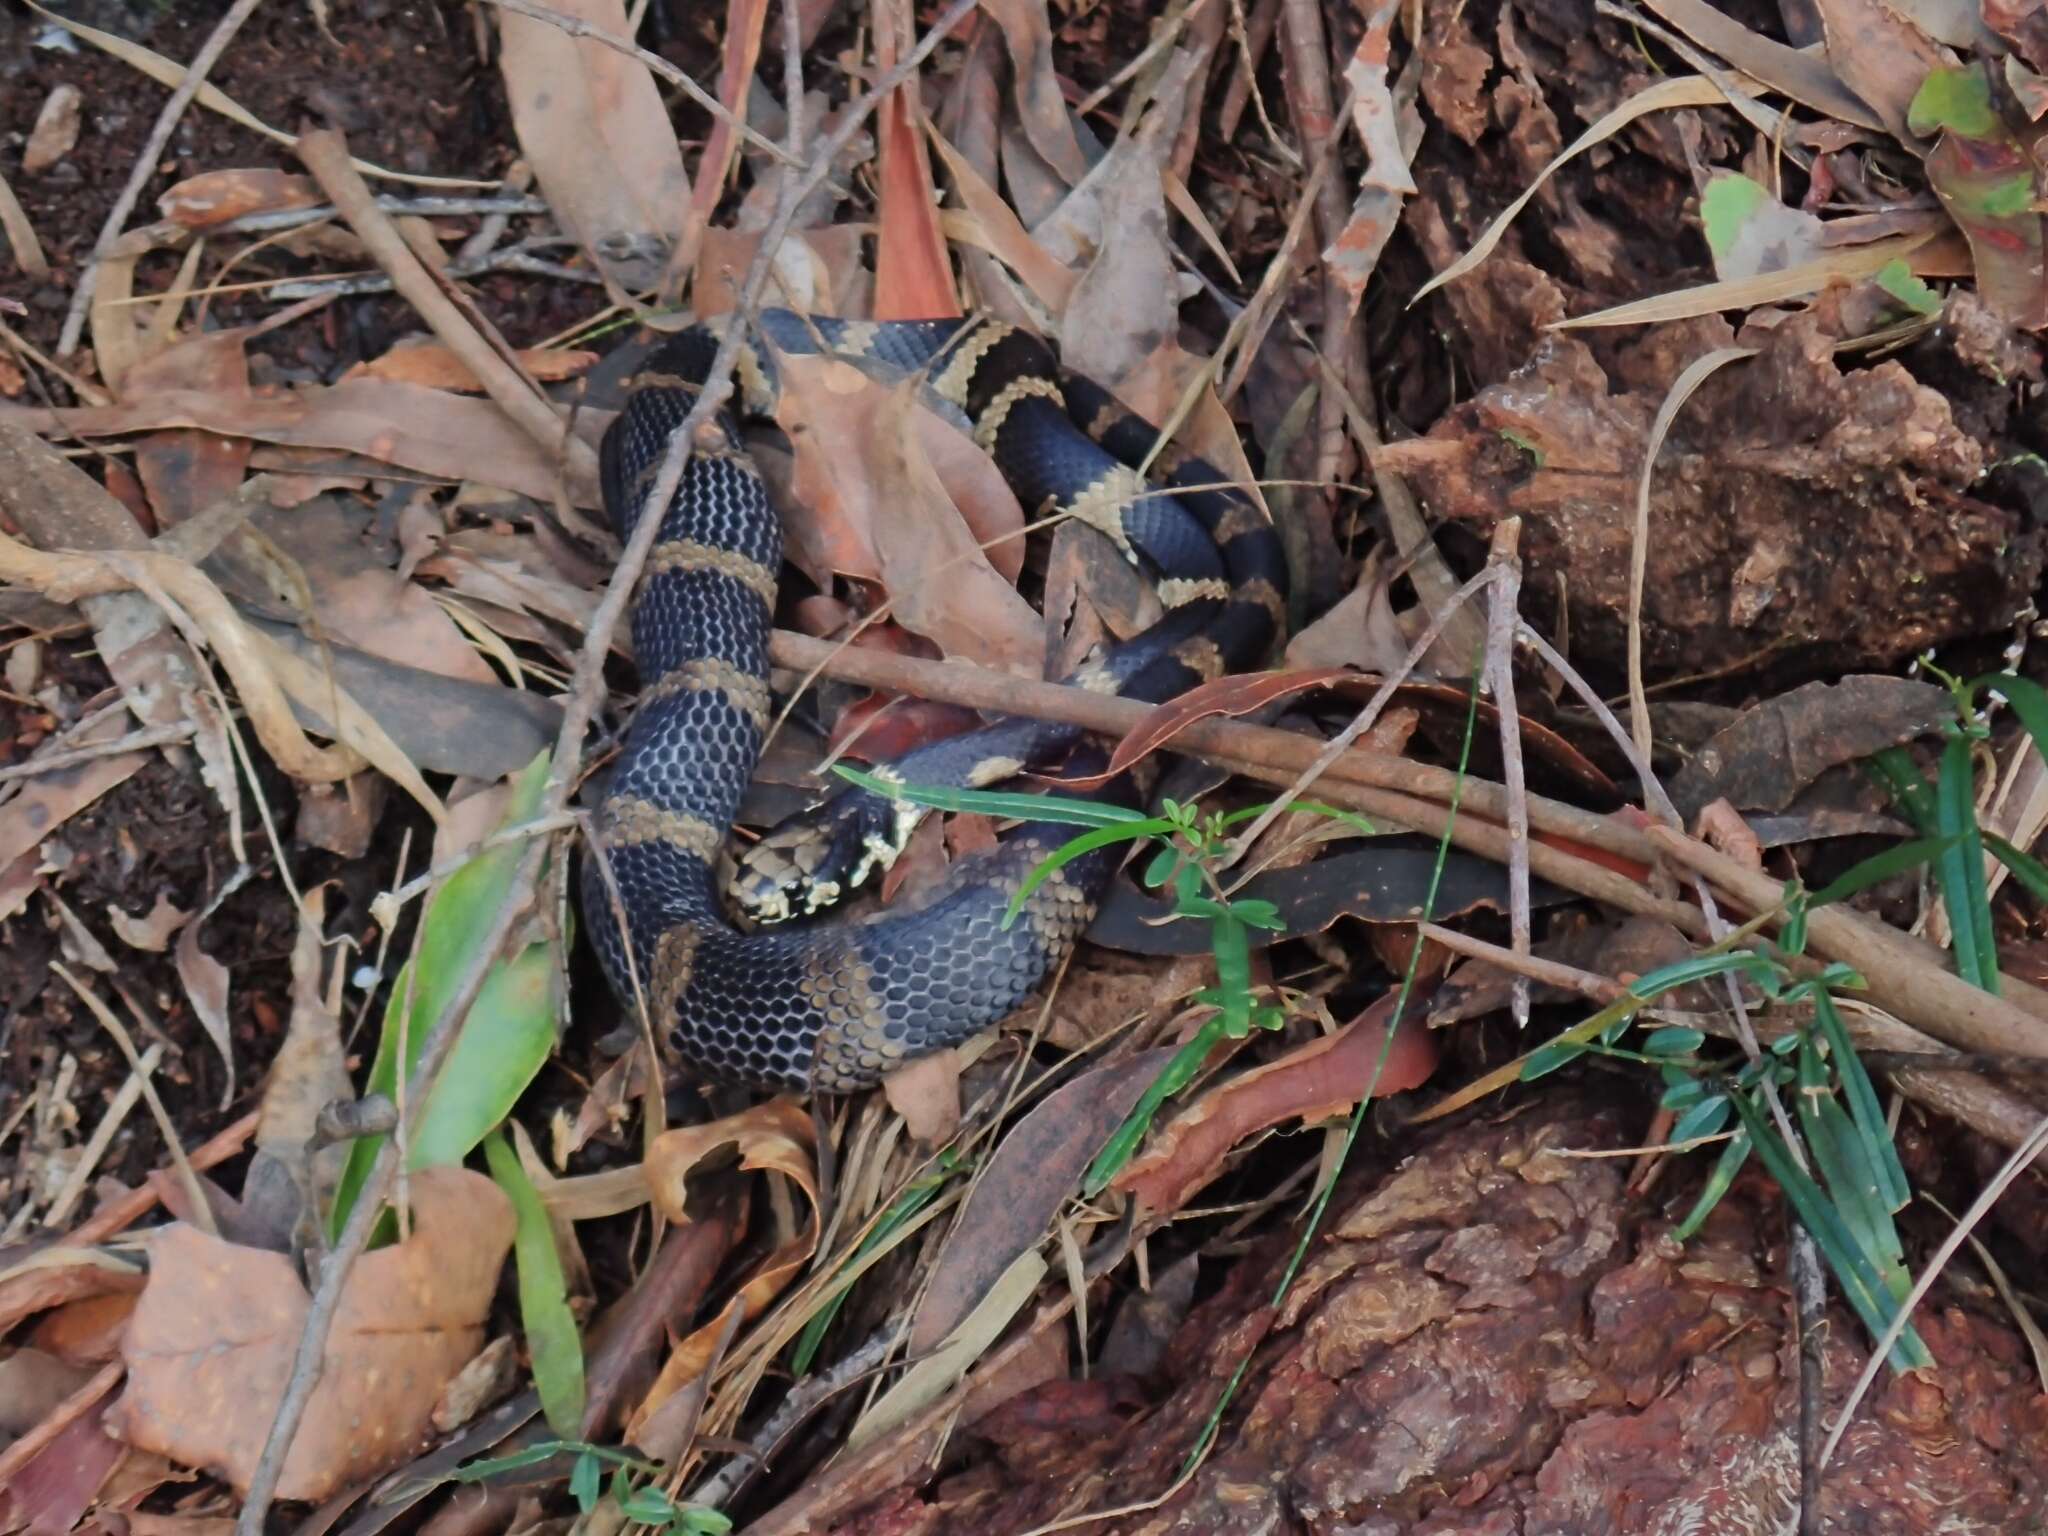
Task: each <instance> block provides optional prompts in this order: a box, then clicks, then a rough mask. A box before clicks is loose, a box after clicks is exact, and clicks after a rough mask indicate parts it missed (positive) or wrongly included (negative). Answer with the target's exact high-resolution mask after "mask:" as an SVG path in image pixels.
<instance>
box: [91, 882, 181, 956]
mask: <svg viewBox="0 0 2048 1536" xmlns="http://www.w3.org/2000/svg"><path fill="white" fill-rule="evenodd" d="M191 915H192V914H191V913H190V912H187V911H185V910H183V909H182V908H180V907H179V906H178V904H177V903H176V902H174V901H172V900H171V898H170V897H169V896H167V895H166V894H164V893H163V892H162V891H158V892H157V893H156V902H155V904H154V905H152V906H151V907H150V909H149V910H148V911H147V912H145V913H143V914H142V916H140V917H131V916H129V914H128V913H126V912H123V911H122V910H121V909H120V908H119V907H117V906H114V905H112V904H111V903H109V904H108V906H107V923H108V925H109V926H110V927H111V928H112V929H113V930H114V937H115V938H117V939H119V940H120V941H121V942H122V943H123V944H126V945H127V946H128V947H129V948H130V949H140V950H144V951H146V952H148V953H149V954H152V955H160V954H162V953H163V952H164V950H165V948H166V947H167V946H168V945H169V944H170V942H171V935H172V934H174V933H176V932H177V931H178V930H179V929H180V928H182V927H184V926H185V920H186V919H187V918H189V917H190V916H191Z"/></svg>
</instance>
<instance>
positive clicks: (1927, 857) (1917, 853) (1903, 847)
mask: <svg viewBox="0 0 2048 1536" xmlns="http://www.w3.org/2000/svg"><path fill="white" fill-rule="evenodd" d="M1955 841H1956V840H1955V838H1954V837H1916V838H1914V839H1913V840H1912V841H1911V842H1909V843H1899V844H1897V845H1896V846H1894V847H1891V848H1887V849H1885V850H1884V852H1882V853H1874V854H1872V855H1871V856H1870V857H1869V858H1867V859H1865V860H1863V862H1862V863H1860V864H1857V865H1855V866H1853V867H1852V868H1850V869H1849V870H1848V871H1847V872H1846V873H1844V874H1841V875H1838V876H1837V877H1836V878H1834V879H1833V880H1830V881H1829V882H1828V883H1827V884H1826V885H1824V886H1822V887H1821V888H1820V889H1819V890H1818V891H1815V892H1814V893H1813V894H1812V895H1811V896H1809V897H1807V899H1806V900H1807V905H1808V906H1809V907H1827V906H1832V905H1834V904H1835V903H1836V902H1838V901H1847V900H1848V899H1849V898H1850V897H1851V896H1855V895H1858V894H1860V893H1861V892H1864V891H1867V890H1869V889H1870V888H1871V887H1872V886H1873V885H1882V884H1883V883H1884V882H1885V881H1887V880H1889V879H1891V878H1892V877H1893V876H1895V875H1903V874H1905V873H1906V872H1907V871H1908V870H1911V869H1918V868H1919V867H1920V866H1921V865H1922V864H1928V863H1932V862H1933V861H1934V860H1935V859H1938V858H1940V857H1941V855H1942V854H1944V853H1946V852H1948V851H1949V849H1951V848H1953V847H1954V846H1955Z"/></svg>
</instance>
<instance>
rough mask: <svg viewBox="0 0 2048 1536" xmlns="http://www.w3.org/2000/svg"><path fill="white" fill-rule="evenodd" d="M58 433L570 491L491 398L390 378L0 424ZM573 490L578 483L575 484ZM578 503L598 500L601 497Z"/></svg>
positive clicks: (605, 415)
mask: <svg viewBox="0 0 2048 1536" xmlns="http://www.w3.org/2000/svg"><path fill="white" fill-rule="evenodd" d="M610 420H611V416H610V413H609V412H596V411H584V412H582V413H581V416H580V418H579V429H580V430H582V431H585V432H590V433H596V432H600V431H601V430H602V429H603V427H605V426H607V425H609V424H610ZM6 422H16V423H19V424H21V425H22V426H25V427H27V428H28V429H29V430H31V431H34V432H42V433H46V434H50V435H53V436H60V437H61V436H64V435H66V434H69V433H76V434H78V435H79V436H81V437H110V436H124V435H126V434H128V433H130V432H148V431H154V430H157V429H159V428H163V427H201V428H204V429H205V430H207V431H209V432H219V433H223V434H225V435H229V436H236V435H239V436H243V437H253V438H255V439H256V440H257V441H258V442H263V443H282V444H285V445H287V446H290V447H295V448H328V449H340V450H342V451H344V452H347V453H360V454H362V455H364V456H365V457H366V458H371V459H376V460H379V461H381V462H383V463H386V464H394V465H397V466H399V467H400V468H403V469H411V470H417V471H419V472H421V473H423V474H428V475H433V476H436V477H438V478H441V479H445V480H474V481H477V482H478V483H480V484H483V485H491V486H496V487H498V488H499V489H501V490H507V491H516V492H518V493H519V494H520V495H522V496H530V497H532V498H533V499H535V500H536V501H544V502H552V501H553V500H554V498H555V496H556V494H557V493H558V492H559V491H560V489H561V475H560V472H559V471H558V469H557V467H556V465H555V463H554V461H553V459H552V458H551V457H550V456H549V455H548V454H546V453H544V452H543V451H542V450H541V448H540V446H539V445H538V444H537V443H535V442H534V440H533V439H532V438H531V437H529V436H528V435H527V434H526V433H525V432H523V431H521V430H520V429H519V427H518V426H517V425H515V424H514V423H513V422H512V420H511V419H510V418H509V417H507V416H506V415H505V413H504V412H503V411H501V410H499V409H498V407H497V406H496V405H494V404H492V403H491V402H490V401H488V400H478V399H473V398H471V397H469V396H466V395H457V394H451V393H448V392H447V391H443V390H434V389H422V388H421V387H420V386H419V385H417V384H402V383H399V382H397V381H395V380H391V379H350V380H348V381H346V382H344V383H340V384H335V385H332V386H330V387H327V388H308V389H299V390H294V391H293V392H292V393H291V394H289V395H283V396H262V395H259V396H257V397H256V398H254V399H251V400H244V401H235V400H223V399H220V398H218V397H216V396H214V395H212V394H209V393H206V392H203V391H202V392H197V393H194V392H187V391H169V392H164V393H160V394H155V395H152V396H151V397H150V398H148V399H145V400H133V401H123V402H122V403H121V404H118V405H107V406H79V407H73V408H69V409H62V410H43V409H36V408H24V407H20V406H12V405H10V406H8V407H6V408H5V409H4V410H0V423H6ZM572 489H573V488H572ZM579 505H590V506H594V505H596V498H595V494H594V493H593V494H592V495H591V496H590V497H589V498H587V499H586V500H583V501H581V502H579Z"/></svg>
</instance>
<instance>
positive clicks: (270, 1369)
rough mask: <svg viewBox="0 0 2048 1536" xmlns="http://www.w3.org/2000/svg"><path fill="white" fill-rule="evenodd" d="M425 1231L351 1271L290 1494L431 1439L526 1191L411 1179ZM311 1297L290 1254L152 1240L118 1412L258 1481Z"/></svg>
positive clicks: (169, 1445) (136, 1433) (352, 1476)
mask: <svg viewBox="0 0 2048 1536" xmlns="http://www.w3.org/2000/svg"><path fill="white" fill-rule="evenodd" d="M412 1196H413V1216H414V1225H413V1230H412V1235H411V1236H410V1237H408V1238H407V1239H406V1240H405V1241H404V1242H402V1243H398V1244H395V1245H394V1246H392V1247H389V1248H384V1249H380V1250H379V1251H377V1252H375V1253H371V1254H368V1255H366V1256H365V1257H364V1258H362V1259H361V1260H360V1261H358V1263H357V1264H356V1267H355V1269H354V1270H353V1271H352V1272H351V1273H350V1275H349V1279H348V1283H347V1286H346V1287H345V1288H344V1290H343V1292H342V1297H341V1305H340V1309H339V1310H338V1312H337V1313H336V1315H335V1319H334V1327H333V1331H332V1332H331V1333H330V1334H329V1336H328V1341H327V1369H326V1371H325V1373H324V1374H323V1375H322V1377H321V1379H320V1384H319V1386H318V1387H316V1388H315V1389H314V1392H313V1397H312V1400H311V1402H310V1403H309V1404H308V1405H307V1408H306V1416H305V1418H304V1420H303V1421H302V1422H301V1424H300V1426H299V1433H298V1437H297V1439H295V1440H294V1441H293V1442H292V1449H291V1453H290V1455H288V1456H287V1457H286V1458H285V1464H284V1472H283V1475H282V1477H281V1479H280V1480H279V1483H278V1490H277V1491H278V1496H279V1497H280V1498H284V1499H323V1498H326V1497H327V1496H328V1495H330V1494H332V1493H333V1492H335V1491H336V1490H337V1489H339V1488H342V1487H344V1486H346V1485H348V1484H350V1483H354V1482H357V1481H360V1480H361V1479H363V1478H367V1477H373V1476H375V1475H377V1474H378V1473H380V1472H382V1471H384V1470H386V1469H387V1468H389V1467H392V1466H394V1465H396V1464H397V1463H398V1462H399V1461H400V1460H402V1459H403V1458H404V1457H406V1456H408V1455H410V1454H412V1453H413V1452H414V1451H415V1450H417V1449H418V1448H419V1446H420V1444H421V1442H422V1441H423V1440H424V1438H425V1437H426V1435H427V1433H428V1432H429V1425H430V1416H431V1415H432V1413H433V1410H434V1404H435V1402H436V1400H437V1399H438V1398H439V1396H440V1393H441V1389H442V1388H443V1387H444V1386H445V1385H446V1384H447V1382H448V1381H449V1380H450V1379H451V1378H453V1377H454V1375H455V1373H456V1372H457V1371H459V1370H461V1369H462V1367H463V1366H464V1365H465V1364H467V1363H468V1361H469V1360H470V1358H471V1357H472V1356H474V1355H475V1354H476V1352H477V1350H478V1348H479V1347H480V1346H481V1345H482V1343H483V1325H484V1319H485V1317H486V1316H487V1315H488V1313H489V1311H490V1305H491V1298H492V1295H493V1293H494V1292H495V1291H496V1289H497V1283H498V1271H499V1269H500V1268H501V1267H502V1265H503V1263H504V1260H505V1254H506V1252H507V1251H508V1250H509V1249H510V1248H511V1246H512V1208H511V1203H510V1202H509V1201H508V1200H507V1199H506V1198H505V1196H504V1195H503V1194H502V1193H501V1192H500V1191H499V1189H498V1187H497V1186H496V1185H495V1184H493V1183H492V1182H491V1181H490V1180H489V1179H487V1178H485V1177H483V1176H482V1175H481V1174H476V1173H471V1172H468V1171H466V1170H464V1169H459V1168H434V1169H426V1170H423V1171H421V1172H419V1173H416V1174H414V1175H413V1178H412ZM307 1305H308V1298H307V1295H306V1288H305V1285H304V1284H303V1283H302V1282H301V1281H300V1279H299V1276H298V1273H297V1271H296V1270H295V1269H294V1267H293V1265H292V1262H291V1260H290V1259H288V1258H286V1257H285V1256H284V1255H282V1254H274V1253H265V1252H261V1251H259V1250H256V1249H250V1248H239V1247H236V1246H235V1245H233V1244H231V1243H227V1242H223V1241H222V1240H220V1239H219V1238H215V1237H209V1236H207V1235H206V1234H205V1233H203V1232H200V1231H198V1230H196V1229H194V1228H192V1227H188V1226H185V1225H183V1224H178V1225H175V1226H170V1227H166V1228H163V1229H162V1230H161V1231H159V1232H158V1233H156V1234H155V1235H153V1236H152V1238H151V1239H150V1276H149V1284H148V1286H147V1287H146V1288H145V1290H144V1291H143V1294H142V1300H141V1301H140V1303H139V1304H138V1305H137V1306H136V1309H135V1315H134V1317H133V1318H132V1319H131V1321H130V1323H129V1328H128V1334H127V1337H126V1339H125V1341H124V1342H123V1345H122V1354H123V1357H124V1358H125V1359H126V1360H127V1362H128V1372H129V1374H128V1389H127V1391H126V1392H125V1393H123V1395H122V1397H121V1400H120V1401H119V1402H118V1403H117V1404H116V1405H115V1406H114V1408H113V1410H112V1411H111V1413H110V1419H111V1421H112V1422H113V1423H114V1424H115V1425H117V1426H118V1428H119V1430H120V1433H121V1434H122V1436H123V1438H125V1439H126V1440H127V1441H128V1442H129V1443H130V1444H131V1445H137V1446H141V1447H143V1448H144V1449H146V1450H153V1451H157V1452H159V1453H160V1454H162V1455H165V1456H168V1457H170V1458H171V1459H172V1460H173V1461H177V1462H181V1463H184V1464H186V1465H190V1466H199V1467H205V1468H207V1469H209V1470H211V1471H214V1472H217V1473H219V1474H220V1475H221V1476H223V1477H225V1478H226V1479H227V1480H228V1482H230V1483H231V1484H233V1485H234V1487H235V1488H236V1489H238V1490H242V1489H246V1488H247V1487H248V1483H249V1477H250V1474H251V1473H252V1472H253V1471H254V1470H255V1466H256V1460H257V1458H258V1456H259V1455H260V1454H261V1453H262V1449H263V1442H264V1440H265V1438H266V1437H267V1436H268V1434H269V1432H270V1423H271V1420H272V1418H273V1417H274V1416H275V1414H276V1412H277V1404H278V1399H279V1398H280V1397H281V1396H282V1395H283V1392H284V1386H285V1381H286V1379H287V1377H288V1376H289V1375H290V1372H291V1365H292V1355H293V1353H294V1351H295V1350H296V1349H297V1347H298V1340H299V1333H300V1330H301V1329H302V1327H303V1326H304V1323H305V1317H306V1309H307Z"/></svg>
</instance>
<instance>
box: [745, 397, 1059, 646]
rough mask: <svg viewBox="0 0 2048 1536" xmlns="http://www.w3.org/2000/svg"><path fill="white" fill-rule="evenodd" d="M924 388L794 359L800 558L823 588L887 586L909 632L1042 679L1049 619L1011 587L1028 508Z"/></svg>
mask: <svg viewBox="0 0 2048 1536" xmlns="http://www.w3.org/2000/svg"><path fill="white" fill-rule="evenodd" d="M916 390H917V386H916V385H915V384H914V383H911V382H909V381H906V382H905V383H904V384H903V385H900V386H898V387H897V388H896V389H894V390H890V389H884V388H883V387H881V386H880V385H878V384H876V383H874V382H873V381H872V380H870V379H869V378H868V377H867V376H866V375H865V374H863V373H861V372H860V371H859V370H858V369H856V368H854V367H852V366H851V365H850V364H847V363H844V362H840V361H837V360H835V359H832V358H829V357H791V358H786V359H784V360H783V366H782V395H781V400H780V403H779V405H778V408H777V411H776V416H777V419H778V420H779V421H780V422H781V423H782V425H783V427H784V428H785V429H786V430H787V431H788V432H789V434H790V439H791V441H792V443H793V444H794V446H795V450H796V452H795V470H794V491H795V496H796V500H797V506H795V507H792V508H789V509H788V511H789V516H788V518H787V522H786V527H785V536H786V537H787V538H788V540H789V544H790V557H791V559H792V560H793V561H795V563H796V564H797V565H799V566H801V567H803V568H804V570H805V571H806V572H807V573H809V574H810V575H812V576H813V578H814V579H816V580H817V581H818V583H819V584H820V585H821V586H822V585H825V584H826V582H827V581H828V580H829V578H830V576H831V575H832V574H833V573H834V572H838V573H840V574H843V575H848V576H854V577H859V578H864V579H867V580H874V581H880V582H881V583H882V584H883V586H884V587H885V589H886V590H887V591H888V593H889V596H890V597H891V599H892V600H893V602H894V603H895V605H896V606H895V616H896V618H897V620H898V622H900V623H901V624H902V625H903V627H904V628H906V629H909V630H912V631H913V632H915V633H918V634H921V635H924V636H926V637H927V638H928V639H930V640H932V641H933V642H934V643H936V644H937V645H938V646H939V647H940V649H941V650H942V651H944V652H946V654H948V655H963V656H972V657H974V658H976V659H977V660H980V661H981V662H982V664H983V665H998V666H1006V667H1011V668H1015V669H1021V670H1023V671H1025V672H1028V673H1029V674H1030V675H1032V676H1036V675H1038V672H1039V661H1040V645H1041V641H1040V636H1039V632H1038V619H1037V616H1036V615H1035V614H1033V613H1032V611H1031V607H1030V605H1029V604H1028V603H1027V602H1025V601H1024V599H1023V598H1022V597H1021V596H1020V595H1019V594H1018V593H1017V591H1016V589H1015V588H1014V587H1013V586H1012V585H1011V580H1012V579H1013V578H1014V573H1015V572H1016V571H1017V570H1018V569H1019V568H1020V566H1021V561H1022V556H1023V541H1022V540H1021V539H1018V538H1016V537H1015V534H1016V532H1017V531H1018V530H1019V529H1021V528H1022V527H1023V525H1024V512H1023V509H1022V508H1021V507H1019V506H1018V505H1017V498H1016V496H1015V494H1014V493H1012V492H1011V491H1010V489H1009V487H1008V486H1007V485H1006V484H1004V483H1003V480H1002V476H1001V475H1000V474H999V473H997V471H996V468H995V466H994V464H992V463H991V462H990V461H989V458H988V455H987V454H985V453H983V452H982V451H981V450H980V449H979V448H977V447H975V446H974V444H973V443H972V442H971V441H970V440H969V439H968V438H967V437H966V436H965V435H964V434H962V433H960V432H959V431H957V430H955V429H954V428H953V427H952V426H950V425H948V424H947V423H945V422H943V421H941V420H939V419H938V417H937V416H935V415H933V414H932V413H931V412H929V411H927V410H925V409H924V408H923V407H922V406H920V405H919V404H918V403H917V398H916ZM984 549H985V550H986V553H984V552H983V551H984Z"/></svg>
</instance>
